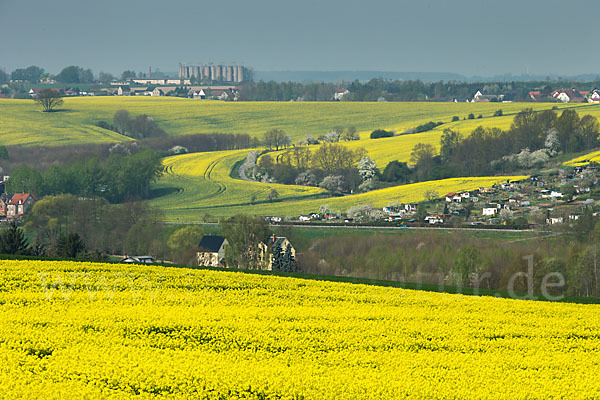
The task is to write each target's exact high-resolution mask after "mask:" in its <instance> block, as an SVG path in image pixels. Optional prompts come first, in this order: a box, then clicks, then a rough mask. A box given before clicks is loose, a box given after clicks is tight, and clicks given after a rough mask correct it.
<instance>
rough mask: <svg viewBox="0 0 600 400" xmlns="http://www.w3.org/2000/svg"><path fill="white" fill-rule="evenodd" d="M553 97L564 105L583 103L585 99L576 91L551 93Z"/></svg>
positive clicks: (566, 90) (563, 90)
mask: <svg viewBox="0 0 600 400" xmlns="http://www.w3.org/2000/svg"><path fill="white" fill-rule="evenodd" d="M551 95H552V97H554V98H555V99H556V100H558V101H560V102H563V103H582V102H583V101H584V100H585V98H584V97H583V96H582V95H581V93H579V92H578V91H577V90H575V89H570V90H569V89H559V90H555V91H554V92H552V93H551Z"/></svg>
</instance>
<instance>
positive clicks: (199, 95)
mask: <svg viewBox="0 0 600 400" xmlns="http://www.w3.org/2000/svg"><path fill="white" fill-rule="evenodd" d="M192 97H193V98H194V99H195V100H205V99H206V93H205V92H204V89H200V90H194V91H193V93H192Z"/></svg>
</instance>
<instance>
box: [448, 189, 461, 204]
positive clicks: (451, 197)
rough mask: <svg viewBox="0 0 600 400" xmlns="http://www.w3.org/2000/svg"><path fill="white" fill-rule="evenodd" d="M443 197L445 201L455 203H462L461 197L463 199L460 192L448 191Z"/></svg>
mask: <svg viewBox="0 0 600 400" xmlns="http://www.w3.org/2000/svg"><path fill="white" fill-rule="evenodd" d="M444 197H446V201H447V202H448V203H452V202H453V201H454V202H455V203H462V199H463V198H462V196H461V195H460V194H458V193H454V192H451V193H448V194H447V195H446V196H444Z"/></svg>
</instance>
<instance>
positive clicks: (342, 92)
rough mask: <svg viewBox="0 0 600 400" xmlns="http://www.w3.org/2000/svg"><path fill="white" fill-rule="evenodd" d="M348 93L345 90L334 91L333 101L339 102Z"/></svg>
mask: <svg viewBox="0 0 600 400" xmlns="http://www.w3.org/2000/svg"><path fill="white" fill-rule="evenodd" d="M348 93H350V91H349V90H348V89H346V88H341V89H338V90H336V91H335V93H334V95H333V99H334V100H336V101H340V100H342V99H343V98H344V96H345V95H347V94H348Z"/></svg>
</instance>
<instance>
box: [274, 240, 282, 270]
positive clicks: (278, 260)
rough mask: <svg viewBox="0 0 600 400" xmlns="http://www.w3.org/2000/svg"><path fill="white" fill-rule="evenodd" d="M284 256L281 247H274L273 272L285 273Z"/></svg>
mask: <svg viewBox="0 0 600 400" xmlns="http://www.w3.org/2000/svg"><path fill="white" fill-rule="evenodd" d="M284 267H285V265H284V255H283V249H282V248H281V246H277V245H275V244H274V245H273V263H272V270H273V271H284V270H285V269H284Z"/></svg>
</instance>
